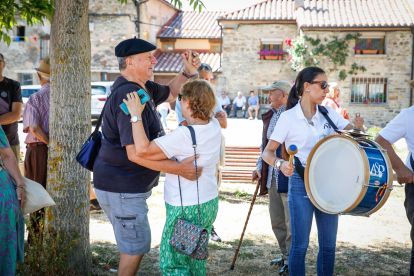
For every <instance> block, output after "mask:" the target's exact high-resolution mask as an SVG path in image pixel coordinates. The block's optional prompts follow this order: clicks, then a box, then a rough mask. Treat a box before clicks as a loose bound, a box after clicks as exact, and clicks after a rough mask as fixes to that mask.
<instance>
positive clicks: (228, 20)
mask: <svg viewBox="0 0 414 276" xmlns="http://www.w3.org/2000/svg"><path fill="white" fill-rule="evenodd" d="M217 21H219V22H221V21H224V22H231V23H245V24H255V23H256V24H259V23H265V24H275V23H277V24H297V22H296V20H294V19H289V20H269V19H248V20H247V19H217Z"/></svg>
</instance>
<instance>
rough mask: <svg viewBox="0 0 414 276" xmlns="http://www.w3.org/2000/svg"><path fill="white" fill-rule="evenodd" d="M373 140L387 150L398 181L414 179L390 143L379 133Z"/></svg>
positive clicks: (403, 181) (405, 181) (413, 174)
mask: <svg viewBox="0 0 414 276" xmlns="http://www.w3.org/2000/svg"><path fill="white" fill-rule="evenodd" d="M375 142H377V143H378V144H380V145H381V147H383V148H384V149H386V150H387V153H388V157H389V158H390V160H391V165H392V168H393V169H394V171H395V172H396V173H397V180H398V183H400V184H404V183H412V182H413V181H414V173H413V172H412V171H411V170H410V169H409V168H407V166H406V165H405V164H404V163H403V162H402V161H401V159H400V158H399V157H398V155H397V154H396V153H395V151H394V149H393V148H392V145H391V143H390V142H388V141H387V140H385V139H384V138H383V137H382V136H381V135H378V136H377V138H375Z"/></svg>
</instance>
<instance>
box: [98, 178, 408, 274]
mask: <svg viewBox="0 0 414 276" xmlns="http://www.w3.org/2000/svg"><path fill="white" fill-rule="evenodd" d="M394 185H395V189H394V190H393V191H392V193H391V196H390V198H389V199H388V201H387V203H386V204H385V206H384V207H383V208H382V209H381V210H379V211H378V212H377V213H375V214H373V215H372V216H371V217H369V218H365V217H355V216H341V217H340V219H339V232H338V239H337V253H336V262H335V275H408V269H409V258H410V248H411V240H410V236H409V234H410V225H409V223H408V221H407V218H406V215H405V209H404V206H403V201H404V188H403V187H402V186H400V185H399V184H398V183H396V182H394ZM254 189H255V185H251V184H250V185H249V184H225V183H224V184H222V186H221V192H220V203H219V204H220V207H219V213H218V216H217V220H216V222H215V223H214V226H215V229H216V231H217V233H218V234H219V235H220V237H221V238H222V239H223V242H221V243H214V242H210V244H209V251H210V257H209V259H208V263H207V275H271V274H274V275H276V274H275V273H277V272H278V270H277V268H275V267H271V266H270V265H269V261H270V260H271V259H274V258H278V257H280V255H281V252H280V250H279V248H278V245H277V241H276V239H275V237H274V234H273V232H272V229H271V226H270V217H269V212H268V208H267V204H268V198H267V196H266V197H259V198H258V200H257V201H256V204H255V206H254V208H253V212H252V215H251V217H250V222H249V224H248V227H247V230H246V234H245V237H244V241H243V245H242V247H241V250H240V252H239V258H238V260H237V262H236V266H235V269H234V271H230V270H229V268H230V265H231V262H232V260H233V257H234V252H235V249H236V247H237V244H238V241H239V238H240V234H241V232H242V230H243V226H244V222H245V219H246V216H247V212H248V210H249V207H250V200H251V198H252V195H253V192H254ZM162 192H163V183H160V185H159V186H158V187H156V188H155V189H153V193H152V196H151V197H150V198H149V200H148V204H149V209H150V211H149V220H150V225H151V230H152V243H151V251H150V253H148V254H147V255H146V256H145V257H144V259H143V261H142V263H141V267H140V270H139V272H138V273H137V275H145V276H147V275H161V274H160V270H159V267H158V260H159V246H160V239H161V233H162V229H163V225H164V222H165V207H164V201H163V194H162ZM90 237H91V249H92V256H93V262H94V266H95V271H94V272H95V273H96V274H97V275H116V272H117V271H116V270H117V268H118V262H119V251H118V250H117V248H116V244H115V239H114V235H113V230H112V227H111V225H110V223H109V221H108V219H107V217H106V215H105V214H103V213H102V214H93V215H92V216H91V222H90ZM317 253H318V238H317V232H316V224H315V223H314V225H313V226H312V232H311V240H310V246H309V249H308V254H307V258H306V269H307V275H316V257H317Z"/></svg>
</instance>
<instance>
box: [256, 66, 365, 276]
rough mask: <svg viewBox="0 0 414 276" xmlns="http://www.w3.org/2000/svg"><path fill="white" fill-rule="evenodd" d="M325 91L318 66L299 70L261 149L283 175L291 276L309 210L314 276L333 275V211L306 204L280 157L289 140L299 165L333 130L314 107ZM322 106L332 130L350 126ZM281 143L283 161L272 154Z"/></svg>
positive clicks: (358, 122) (299, 269)
mask: <svg viewBox="0 0 414 276" xmlns="http://www.w3.org/2000/svg"><path fill="white" fill-rule="evenodd" d="M328 92H329V89H328V78H327V76H326V74H325V72H324V71H323V70H322V69H320V68H318V67H307V68H305V69H303V70H302V71H301V72H300V73H299V74H298V76H297V78H296V81H295V85H294V86H293V87H292V90H291V91H290V93H289V98H288V103H287V106H286V111H285V112H283V113H282V115H281V116H280V118H279V121H278V122H277V125H276V127H275V129H274V131H273V134H272V136H271V137H270V141H269V143H268V144H267V147H266V148H265V150H264V152H263V160H265V161H266V162H267V163H268V164H269V165H272V166H274V167H275V168H277V169H280V170H281V171H282V173H283V174H284V175H286V176H287V177H289V191H288V202H289V211H290V223H291V231H292V245H291V248H290V256H289V273H290V275H295V276H298V275H299V276H300V275H305V273H306V270H305V256H306V251H307V248H308V245H309V235H310V231H311V227H312V219H313V214H315V218H316V224H317V226H318V240H319V254H318V259H317V274H318V275H319V276H321V275H333V271H334V263H335V246H336V233H337V229H338V215H331V214H327V213H324V212H322V211H320V210H319V209H317V208H316V207H315V206H314V205H313V204H312V202H311V201H310V200H309V198H307V194H306V189H305V184H304V182H303V180H302V178H301V177H300V176H299V175H298V174H297V173H296V172H294V168H295V167H290V166H289V163H288V162H287V161H285V160H287V158H288V156H287V152H286V149H287V147H288V146H290V145H292V144H294V145H296V146H297V148H298V152H297V154H296V155H295V156H296V157H297V158H298V159H299V160H300V162H301V163H302V164H305V163H306V160H307V158H308V155H309V153H310V151H311V150H312V148H313V147H314V146H315V144H316V143H317V142H318V141H319V140H320V139H322V138H323V137H325V136H327V135H331V134H334V133H335V132H334V130H333V128H332V127H331V126H330V125H329V123H328V122H327V121H326V119H325V118H324V117H323V115H322V113H321V112H319V109H318V105H320V104H321V103H322V101H323V100H324V99H325V97H326V94H327V93H328ZM326 109H327V110H328V112H329V113H328V116H329V117H330V118H331V120H332V121H333V123H334V124H335V125H336V126H337V127H338V129H352V128H353V127H354V126H353V125H352V124H349V122H348V121H347V120H345V119H344V118H343V117H342V116H341V115H340V114H339V113H337V112H335V111H334V110H333V109H332V108H330V107H326ZM362 124H363V119H362V118H360V117H359V118H356V119H355V120H354V125H355V127H362ZM282 143H285V147H283V150H284V159H285V160H283V159H279V158H277V157H276V156H275V151H276V149H277V148H278V147H279V145H280V144H282Z"/></svg>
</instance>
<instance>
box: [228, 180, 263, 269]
mask: <svg viewBox="0 0 414 276" xmlns="http://www.w3.org/2000/svg"><path fill="white" fill-rule="evenodd" d="M259 187H260V180H258V181H257V186H256V191H254V195H253V199H252V203H251V204H250V210H249V213H248V214H247V219H246V223H245V224H244V228H243V232H242V234H241V237H240V241H239V246H238V247H237V250H236V253H235V254H234V259H233V263H232V264H231V266H230V270H233V269H234V264H235V263H236V260H237V255H238V254H239V249H240V246H241V244H242V242H243V236H244V232H245V231H246V227H247V223H248V222H249V218H250V214H251V212H252V209H253V205H254V202H255V201H256V196H257V192H258V191H259Z"/></svg>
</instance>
